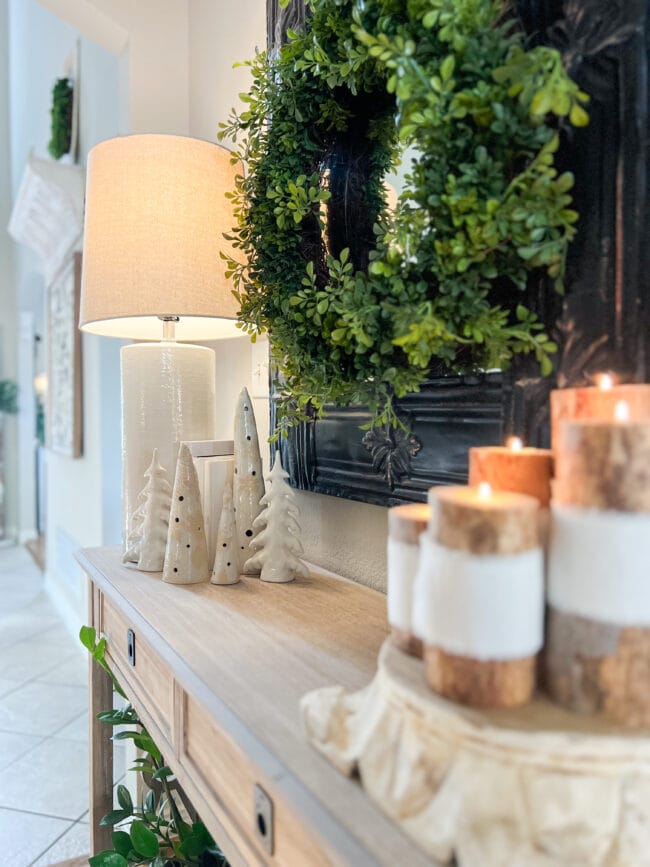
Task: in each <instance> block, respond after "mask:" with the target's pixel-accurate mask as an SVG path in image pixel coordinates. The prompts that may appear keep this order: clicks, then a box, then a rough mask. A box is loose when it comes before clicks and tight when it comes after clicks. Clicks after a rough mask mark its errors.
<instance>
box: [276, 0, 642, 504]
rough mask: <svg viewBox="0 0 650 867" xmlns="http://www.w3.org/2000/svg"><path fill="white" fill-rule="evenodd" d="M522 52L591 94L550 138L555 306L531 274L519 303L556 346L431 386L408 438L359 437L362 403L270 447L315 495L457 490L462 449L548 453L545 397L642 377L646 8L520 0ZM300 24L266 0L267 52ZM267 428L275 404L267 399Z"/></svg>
mask: <svg viewBox="0 0 650 867" xmlns="http://www.w3.org/2000/svg"><path fill="white" fill-rule="evenodd" d="M515 5H516V10H517V13H518V15H519V17H520V19H521V22H522V26H523V27H524V29H525V31H526V32H527V33H528V34H529V40H530V42H531V43H537V42H541V43H544V44H551V45H553V46H555V47H557V48H558V50H560V51H561V53H562V55H563V59H564V63H565V66H566V68H567V69H568V70H569V72H570V74H571V75H572V76H573V77H574V78H575V79H576V80H577V81H578V83H579V84H580V85H581V87H583V88H584V89H585V90H586V91H587V92H588V93H589V94H590V95H591V103H590V106H589V114H590V124H589V126H587V127H585V128H583V129H580V130H568V131H566V132H565V134H564V135H563V140H562V146H561V151H560V155H559V162H560V163H561V164H562V167H563V168H565V169H569V170H571V171H572V172H573V173H574V175H575V178H576V183H575V188H574V202H575V206H576V208H577V210H578V211H579V213H580V215H581V219H580V224H579V230H578V235H577V237H576V239H575V241H574V243H573V245H572V247H571V249H570V252H569V258H568V262H567V287H568V288H567V293H566V296H565V297H564V298H563V299H562V298H559V297H558V296H557V295H556V294H555V293H554V292H553V291H552V289H550V287H549V286H548V284H547V282H546V281H545V280H544V279H539V278H538V279H533V280H531V283H530V285H529V287H528V290H527V292H526V298H525V299H522V300H524V301H525V303H527V304H528V306H529V307H531V308H532V309H533V310H535V311H536V312H537V313H538V314H539V315H540V317H541V318H542V319H543V321H544V322H545V323H546V325H547V327H548V329H549V330H550V331H551V333H552V334H553V335H554V337H555V338H556V339H557V341H558V343H559V345H560V353H559V355H558V359H557V369H556V373H555V375H554V376H552V377H545V378H542V377H540V375H539V371H538V370H537V368H536V365H535V363H534V362H532V363H531V361H530V360H529V359H527V358H525V357H524V358H517V359H515V363H514V364H513V367H512V368H511V370H509V371H508V372H507V373H505V374H488V375H486V376H484V377H482V378H475V377H474V378H472V377H458V376H453V375H444V376H437V377H435V378H432V379H431V380H430V381H429V382H428V383H426V385H425V386H424V387H423V388H422V390H421V391H420V392H419V393H417V394H412V395H408V396H407V397H406V398H404V399H403V400H400V401H398V403H397V406H398V410H399V412H400V413H401V414H403V415H404V416H405V418H406V419H407V420H408V421H409V424H410V427H411V430H412V432H413V434H412V436H411V437H409V438H407V437H405V436H404V435H403V434H402V433H401V432H399V431H397V432H396V431H392V430H386V431H382V430H379V431H372V432H370V433H367V434H365V435H364V433H363V431H361V430H360V429H359V426H360V425H363V424H364V423H366V422H368V421H369V420H370V414H369V413H368V411H367V410H366V409H365V408H364V407H347V408H337V407H330V408H328V412H327V415H326V416H325V417H324V418H321V419H318V420H315V421H313V422H311V423H309V424H303V425H301V426H300V427H299V428H297V429H294V430H293V431H292V432H291V433H290V435H289V437H288V439H286V440H283V441H282V442H281V449H282V456H283V462H284V465H285V467H287V469H288V470H289V473H290V480H291V483H292V484H293V485H294V486H295V487H297V488H301V489H304V490H308V491H314V492H317V493H321V494H331V495H334V496H339V497H347V498H351V499H355V500H361V501H364V502H370V503H376V504H379V505H394V504H396V503H400V502H408V501H419V500H424V499H425V498H426V491H427V489H428V488H429V487H430V486H431V485H434V484H447V483H453V482H462V481H464V480H465V478H466V474H467V450H468V448H469V447H470V446H472V445H479V444H480V445H489V444H491V443H500V442H502V441H503V439H504V437H505V436H506V435H507V434H508V433H510V432H516V433H518V434H520V435H522V436H523V437H524V438H525V439H526V441H527V442H528V443H530V444H533V445H547V444H548V428H549V424H548V422H549V418H548V395H549V392H550V390H551V388H554V387H556V386H559V387H565V386H569V385H579V384H585V383H588V382H590V381H591V380H592V378H593V375H594V374H595V373H596V372H598V371H603V370H611V371H614V372H616V373H617V374H618V375H620V376H621V377H622V378H624V379H625V380H626V381H628V382H633V381H636V382H643V381H647V380H648V375H649V372H650V371H649V370H648V359H649V358H650V293H649V288H648V279H649V278H648V274H649V273H650V272H649V266H650V232H649V228H650V219H649V210H648V192H649V183H650V172H649V162H648V158H649V156H650V154H649V153H648V142H649V136H648V132H649V112H648V50H649V40H648V15H647V9H646V2H645V0H566V2H565V3H564V4H563V3H562V2H559V0H519V2H517V3H516V4H515ZM305 20H306V14H305V0H292V3H290V4H289V6H288V7H287V8H286V9H280V7H279V2H278V0H267V21H268V38H269V47H270V48H271V49H272V48H273V47H275V46H277V45H278V44H281V43H282V42H283V41H284V39H285V38H286V31H287V29H289V28H293V29H295V28H299V27H301V26H303V25H304V22H305ZM271 422H272V424H274V422H275V404H274V401H273V400H272V401H271Z"/></svg>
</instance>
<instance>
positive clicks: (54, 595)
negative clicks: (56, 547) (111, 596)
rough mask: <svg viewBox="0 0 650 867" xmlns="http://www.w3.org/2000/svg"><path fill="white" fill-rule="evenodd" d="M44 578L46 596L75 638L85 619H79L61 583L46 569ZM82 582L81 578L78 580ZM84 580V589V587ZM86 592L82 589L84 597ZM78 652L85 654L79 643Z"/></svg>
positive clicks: (76, 610) (85, 607)
mask: <svg viewBox="0 0 650 867" xmlns="http://www.w3.org/2000/svg"><path fill="white" fill-rule="evenodd" d="M43 578H44V590H45V592H46V593H47V596H48V598H49V600H50V602H51V603H52V605H53V606H54V607H55V609H56V612H57V614H58V615H59V617H60V618H61V620H62V621H63V624H64V626H65V628H66V629H67V630H68V632H69V633H70V635H71V636H72V637H73V638H75V639H76V638H77V637H78V636H79V629H80V628H81V626H83V624H84V623H85V622H86V620H85V618H82V619H80V618H79V611H78V609H77V608H76V607H75V606H74V605H72V603H71V602H70V601H69V599H68V594H67V593H66V591H65V590H64V589H63V588H62V586H61V583H60V582H59V581H57V579H56V578H55V577H54V575H53V574H52V572H51V571H50V570H49V569H48V570H46V572H45V575H44V576H43ZM79 580H82V578H81V576H80V579H79ZM85 584H86V582H85V580H84V587H85ZM86 593H87V591H86V590H85V589H84V595H86ZM87 607H88V606H87V605H84V611H85V610H87ZM77 644H78V647H79V650H80V652H81V653H83V654H85V653H86V652H87V651H86V650H85V648H83V647H82V645H81V642H77Z"/></svg>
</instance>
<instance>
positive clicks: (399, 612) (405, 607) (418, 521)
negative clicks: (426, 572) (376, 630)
mask: <svg viewBox="0 0 650 867" xmlns="http://www.w3.org/2000/svg"><path fill="white" fill-rule="evenodd" d="M429 515H430V509H429V506H428V505H426V504H424V503H413V504H409V505H406V506H395V507H394V508H393V509H389V510H388V623H389V624H390V627H391V633H392V637H393V641H394V642H395V644H397V646H398V647H399V648H400V649H401V650H404V651H405V652H406V653H410V654H411V655H412V656H418V657H421V656H422V642H421V641H420V639H419V638H417V637H416V636H415V635H414V632H413V624H412V612H413V607H414V593H413V590H414V581H415V576H416V574H417V571H418V564H419V560H420V536H421V534H422V533H423V532H424V531H425V530H426V528H427V525H428V522H429Z"/></svg>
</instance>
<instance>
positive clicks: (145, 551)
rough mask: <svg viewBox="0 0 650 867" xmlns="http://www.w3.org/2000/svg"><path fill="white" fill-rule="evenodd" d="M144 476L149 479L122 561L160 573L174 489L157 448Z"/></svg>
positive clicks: (141, 492)
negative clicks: (159, 457) (159, 458)
mask: <svg viewBox="0 0 650 867" xmlns="http://www.w3.org/2000/svg"><path fill="white" fill-rule="evenodd" d="M144 477H145V479H146V480H147V482H146V484H145V486H144V488H143V489H142V490H141V491H140V494H139V495H138V502H139V505H138V508H137V509H136V510H135V512H134V513H133V518H132V520H131V532H130V533H129V536H128V538H127V540H126V551H125V553H124V556H123V557H122V560H123V562H124V563H135V564H136V565H137V567H138V569H142V571H143V572H160V571H161V569H162V568H163V563H164V561H165V547H166V544H167V532H168V525H169V509H170V506H171V493H172V488H171V485H170V484H169V479H168V478H167V472H166V470H165V468H164V467H163V466H162V464H161V463H160V461H159V460H158V449H154V450H153V455H152V458H151V463H150V464H149V467H148V469H147V471H146V472H145V474H144Z"/></svg>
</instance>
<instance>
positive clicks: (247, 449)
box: [233, 388, 264, 574]
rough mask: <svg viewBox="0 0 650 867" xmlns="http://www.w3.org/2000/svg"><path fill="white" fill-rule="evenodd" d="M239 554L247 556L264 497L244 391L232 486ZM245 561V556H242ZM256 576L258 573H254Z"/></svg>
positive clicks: (253, 427) (237, 419) (255, 438)
mask: <svg viewBox="0 0 650 867" xmlns="http://www.w3.org/2000/svg"><path fill="white" fill-rule="evenodd" d="M233 496H234V501H235V517H236V522H237V545H238V551H239V553H240V554H241V552H242V551H243V552H247V551H248V546H249V544H250V542H251V539H252V538H253V535H254V533H255V530H254V527H253V522H254V521H255V518H257V516H258V515H259V513H260V512H261V510H262V506H261V505H260V500H261V499H262V497H263V496H264V478H263V476H262V458H261V456H260V444H259V439H258V436H257V424H256V422H255V414H254V412H253V403H252V401H251V398H250V395H249V393H248V389H246V388H243V389H242V390H241V393H240V395H239V399H238V401H237V411H236V414H235V475H234V485H233ZM241 556H242V559H243V558H244V557H245V556H246V553H244V554H241ZM253 574H255V573H253Z"/></svg>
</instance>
